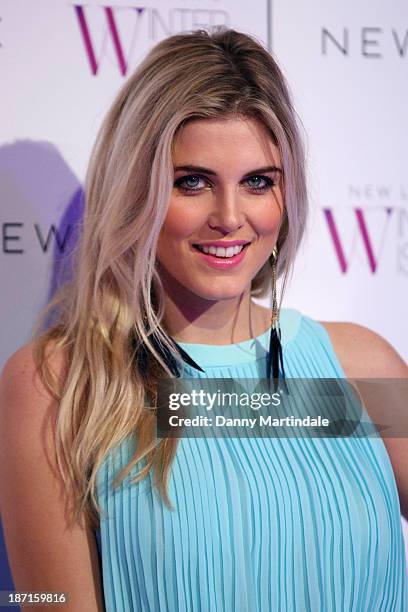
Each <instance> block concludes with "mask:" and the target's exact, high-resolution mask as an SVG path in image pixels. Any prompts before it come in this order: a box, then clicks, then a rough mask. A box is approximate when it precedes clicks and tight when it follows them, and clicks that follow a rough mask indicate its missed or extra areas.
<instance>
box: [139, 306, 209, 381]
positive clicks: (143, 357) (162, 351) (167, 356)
mask: <svg viewBox="0 0 408 612" xmlns="http://www.w3.org/2000/svg"><path fill="white" fill-rule="evenodd" d="M143 322H144V326H145V328H146V330H147V318H146V317H144V319H143ZM168 338H169V341H170V343H171V344H172V345H173V346H174V348H175V350H176V351H177V352H178V353H179V355H180V357H181V358H182V360H183V361H184V362H185V363H187V364H188V365H190V366H191V367H193V368H195V369H196V370H200V372H205V370H203V369H202V368H201V367H200V366H199V365H198V364H197V363H196V362H195V361H194V360H193V359H192V358H191V357H190V355H189V354H188V353H186V351H185V350H184V349H182V348H181V346H179V344H178V343H177V342H176V341H175V340H173V338H171V337H170V336H168ZM150 340H151V342H152V344H153V346H154V348H155V349H156V351H157V352H158V353H159V355H161V357H162V359H163V360H164V361H165V363H167V365H168V367H169V369H170V371H171V373H172V374H173V375H174V376H175V377H176V378H180V370H179V366H178V364H177V361H176V359H175V357H174V356H173V355H172V353H171V352H170V351H169V350H168V348H167V347H165V346H164V345H163V344H162V343H161V342H159V341H158V339H157V337H156V335H155V334H154V333H153V334H152V335H151V338H150ZM132 343H133V349H134V350H135V351H136V362H137V366H138V369H139V372H140V373H141V374H142V376H148V375H149V367H150V363H151V360H153V361H156V360H155V359H153V356H152V355H151V353H150V352H148V351H147V349H146V347H145V345H144V343H137V342H136V340H135V337H134V336H133V337H132Z"/></svg>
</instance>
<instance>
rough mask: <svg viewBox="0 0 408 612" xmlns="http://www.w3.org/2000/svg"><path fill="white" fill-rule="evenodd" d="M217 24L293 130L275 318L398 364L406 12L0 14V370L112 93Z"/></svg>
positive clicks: (51, 254) (407, 228)
mask: <svg viewBox="0 0 408 612" xmlns="http://www.w3.org/2000/svg"><path fill="white" fill-rule="evenodd" d="M217 24H225V25H227V26H230V27H233V28H236V29H239V30H243V31H245V32H247V33H250V34H254V35H255V36H256V37H257V38H258V39H259V40H261V41H262V42H263V43H264V44H265V46H266V47H268V48H269V49H270V51H271V52H272V53H273V54H274V56H275V57H276V59H277V61H278V63H279V64H280V66H281V68H282V70H283V72H284V74H285V75H286V77H287V80H288V82H289V85H290V89H291V93H292V96H293V99H294V103H295V107H296V109H297V112H298V114H299V117H300V120H301V122H302V126H303V127H302V129H303V132H304V139H305V143H306V150H307V158H308V181H309V193H310V202H311V215H310V221H309V226H308V228H307V232H306V237H305V240H304V243H303V245H302V247H301V249H300V251H299V255H298V258H297V262H296V266H295V271H294V275H293V278H292V280H291V284H290V286H289V287H288V290H287V293H286V296H285V299H284V304H283V305H284V306H286V307H294V308H297V309H298V310H301V311H302V312H303V313H304V314H307V315H309V316H312V317H313V318H316V319H318V320H338V321H353V322H356V323H360V324H362V325H365V326H367V327H370V328H371V329H374V330H375V331H377V332H379V333H380V334H381V335H383V336H384V337H385V338H386V339H387V340H388V341H389V342H391V344H392V345H393V346H394V347H395V348H396V349H397V351H398V352H399V353H400V354H401V355H402V356H403V357H404V358H405V359H407V358H408V340H407V331H408V324H407V285H408V177H407V142H408V122H407V108H408V3H406V2H404V1H403V0H399V1H397V0H395V1H394V2H384V0H382V1H380V0H360V1H359V2H355V1H354V0H342V1H341V2H340V1H339V0H338V1H336V2H334V1H330V2H327V0H309V1H308V2H304V1H303V0H251V2H247V1H246V0H231V1H228V0H179V1H178V2H173V1H167V0H158V1H155V0H141V2H138V3H134V2H132V1H131V0H127V1H122V0H104V1H103V2H102V1H98V0H88V1H87V2H77V1H68V0H37V1H36V2H27V1H26V0H2V1H1V2H0V70H1V82H2V88H1V97H0V104H1V121H0V202H1V216H0V223H1V252H0V275H1V300H0V317H1V343H0V367H1V366H2V364H3V363H4V361H5V360H6V359H7V357H8V356H9V355H10V354H11V353H12V352H14V351H15V350H16V349H17V348H18V347H19V346H21V345H22V344H24V343H25V342H26V341H27V340H28V338H29V336H30V332H31V329H32V325H33V323H34V321H35V318H36V315H37V313H38V311H39V309H40V308H41V307H42V306H43V305H44V304H45V303H46V302H47V300H48V298H49V297H50V295H51V294H52V292H53V290H54V288H55V286H56V283H57V279H58V275H59V270H60V264H61V258H62V257H63V256H64V255H65V254H66V253H67V252H69V250H70V249H72V246H73V244H74V243H75V238H76V230H75V228H76V224H77V222H78V220H79V219H80V218H81V213H82V207H83V198H82V185H83V181H84V176H85V171H86V167H87V163H88V158H89V154H90V150H91V146H92V144H93V142H94V139H95V136H96V133H97V130H98V128H99V126H100V123H101V121H102V119H103V117H104V115H105V113H106V111H107V109H108V108H109V106H110V104H111V102H112V100H113V98H114V97H115V95H116V92H117V91H118V89H119V88H120V86H121V85H122V83H123V81H124V80H125V79H126V78H127V76H128V75H129V74H130V73H131V72H132V71H133V70H134V68H135V67H136V66H137V65H138V62H139V61H140V60H141V59H142V58H143V57H144V55H145V54H146V53H147V51H148V50H149V49H150V48H151V47H152V46H153V45H155V44H156V43H157V42H158V41H160V40H161V39H163V38H165V37H167V36H169V35H171V34H174V33H177V32H181V31H185V30H192V29H198V28H209V27H211V26H213V25H217ZM404 528H405V522H404ZM2 563H3V564H2V569H4V571H3V572H2V576H5V575H6V573H5V572H7V561H6V558H5V554H4V552H3V561H2ZM3 588H6V587H4V586H3Z"/></svg>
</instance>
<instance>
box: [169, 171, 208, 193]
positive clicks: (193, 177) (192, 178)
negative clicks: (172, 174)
mask: <svg viewBox="0 0 408 612" xmlns="http://www.w3.org/2000/svg"><path fill="white" fill-rule="evenodd" d="M201 178H203V177H201V176H199V175H198V174H189V175H188V176H182V177H181V178H179V179H177V181H175V183H174V185H175V186H176V187H179V188H180V189H182V190H184V191H200V189H197V181H200V180H201ZM187 182H188V183H189V185H186V183H187ZM183 183H184V185H183ZM191 183H193V185H192V184H191Z"/></svg>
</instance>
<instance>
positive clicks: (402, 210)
mask: <svg viewBox="0 0 408 612" xmlns="http://www.w3.org/2000/svg"><path fill="white" fill-rule="evenodd" d="M379 190H380V191H379V193H380V194H381V196H380V197H382V198H384V197H386V198H387V197H390V195H391V194H390V189H389V188H387V187H380V188H379ZM350 191H353V192H354V195H355V194H356V190H355V188H350ZM366 193H370V194H371V195H373V193H372V190H371V188H370V190H369V191H366ZM376 195H377V196H378V192H377V194H376ZM400 196H401V197H402V199H405V198H406V199H407V200H408V194H406V193H405V191H404V190H403V189H402V190H401V192H400ZM322 210H323V216H324V220H325V224H326V227H327V229H328V232H329V236H330V241H331V244H332V247H333V251H334V254H335V257H336V260H337V263H338V266H339V268H340V271H341V272H342V273H343V274H346V273H347V272H349V270H350V268H351V266H352V264H353V262H354V260H355V259H356V258H357V257H356V256H357V254H358V255H361V253H362V252H363V253H364V257H363V260H364V262H365V263H364V265H365V266H366V269H367V270H368V271H369V272H370V273H371V274H375V273H377V272H379V270H380V268H381V262H382V260H383V259H385V258H387V259H388V258H389V256H390V254H391V256H392V257H395V265H396V271H397V272H398V273H400V274H405V275H407V276H408V209H407V207H406V206H395V205H394V206H390V205H388V203H387V204H385V203H384V204H383V205H378V204H376V205H371V206H370V205H363V206H354V207H349V208H347V209H346V210H344V209H334V208H329V207H327V208H323V209H322ZM346 245H347V246H346ZM361 261H362V258H361V256H360V257H359V262H357V263H355V264H354V265H361V263H360V262H361Z"/></svg>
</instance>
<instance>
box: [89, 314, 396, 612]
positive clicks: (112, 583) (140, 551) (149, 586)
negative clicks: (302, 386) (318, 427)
mask: <svg viewBox="0 0 408 612" xmlns="http://www.w3.org/2000/svg"><path fill="white" fill-rule="evenodd" d="M280 324H281V332H282V348H283V354H284V360H285V361H284V364H285V373H286V377H288V378H290V377H292V378H297V377H299V378H302V377H305V378H345V374H344V372H343V370H342V368H341V366H340V364H339V361H338V359H337V357H336V355H335V353H334V350H333V347H332V344H331V342H330V338H329V336H328V334H327V332H326V330H325V328H324V327H323V326H322V325H321V324H320V323H318V322H317V321H314V320H313V319H311V318H309V317H307V316H305V315H302V314H301V313H300V312H298V311H297V310H293V309H282V310H281V316H280ZM268 342H269V331H268V332H265V333H264V334H262V335H260V336H258V337H257V338H255V339H252V340H248V341H245V342H239V343H236V344H230V345H222V346H213V345H205V344H193V343H180V345H181V347H182V348H183V349H184V350H186V351H187V352H188V353H189V355H190V356H191V357H192V359H194V360H195V361H196V363H198V364H199V365H200V366H201V367H202V368H203V369H204V370H205V373H203V372H199V371H198V370H196V369H194V368H191V367H190V366H188V365H185V366H184V370H183V373H182V375H183V377H188V378H194V377H199V378H208V377H212V378H235V379H236V378H251V379H254V378H259V377H264V376H265V371H266V360H265V357H266V353H267V350H268ZM370 422H371V421H370ZM133 449H134V442H130V440H128V439H126V440H125V441H124V442H122V443H121V444H120V445H119V446H118V447H117V448H116V449H115V452H112V451H111V453H110V454H108V456H107V457H106V458H105V460H104V462H103V464H102V466H101V468H100V470H99V471H98V476H97V495H98V501H99V503H100V504H101V507H102V509H103V510H104V511H106V512H107V516H106V517H105V518H103V517H102V518H101V522H100V528H99V529H98V530H97V531H96V538H97V542H98V549H99V554H100V560H101V564H102V571H103V588H104V597H105V605H106V610H107V612H133V611H135V612H139V611H140V612H408V597H407V588H408V587H407V569H406V559H405V549H404V540H403V534H402V525H401V515H400V505H399V498H398V493H397V488H396V482H395V478H394V474H393V470H392V466H391V463H390V460H389V456H388V453H387V450H386V448H385V446H384V443H383V441H382V439H381V437H380V436H379V435H377V436H375V437H358V438H350V437H343V438H339V437H337V438H320V439H319V438H309V439H306V438H301V437H297V438H296V437H287V438H276V437H275V438H261V437H258V438H239V437H236V438H221V437H217V438H216V437H214V438H186V437H185V438H180V439H179V446H178V448H177V452H176V456H175V459H174V462H173V464H172V468H171V472H170V478H169V495H170V500H171V502H172V503H173V506H174V507H175V511H173V512H172V511H170V510H169V509H168V508H167V506H166V505H165V504H164V503H163V502H162V500H161V497H160V496H159V495H158V493H157V492H155V489H154V488H153V487H152V479H151V476H148V477H147V478H146V479H144V480H142V481H141V482H140V483H137V484H136V485H129V479H130V477H131V476H134V475H135V474H136V473H137V472H138V471H139V469H140V466H141V465H142V464H140V465H139V464H138V466H135V467H134V469H133V470H132V472H131V473H130V476H128V477H127V478H126V479H125V481H124V482H123V483H122V484H121V486H120V487H119V488H118V489H115V490H113V489H112V488H111V481H112V478H113V477H114V475H115V474H116V471H117V470H118V469H119V468H120V467H123V466H124V465H125V464H126V463H127V462H128V460H129V459H130V457H131V454H132V451H133Z"/></svg>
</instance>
